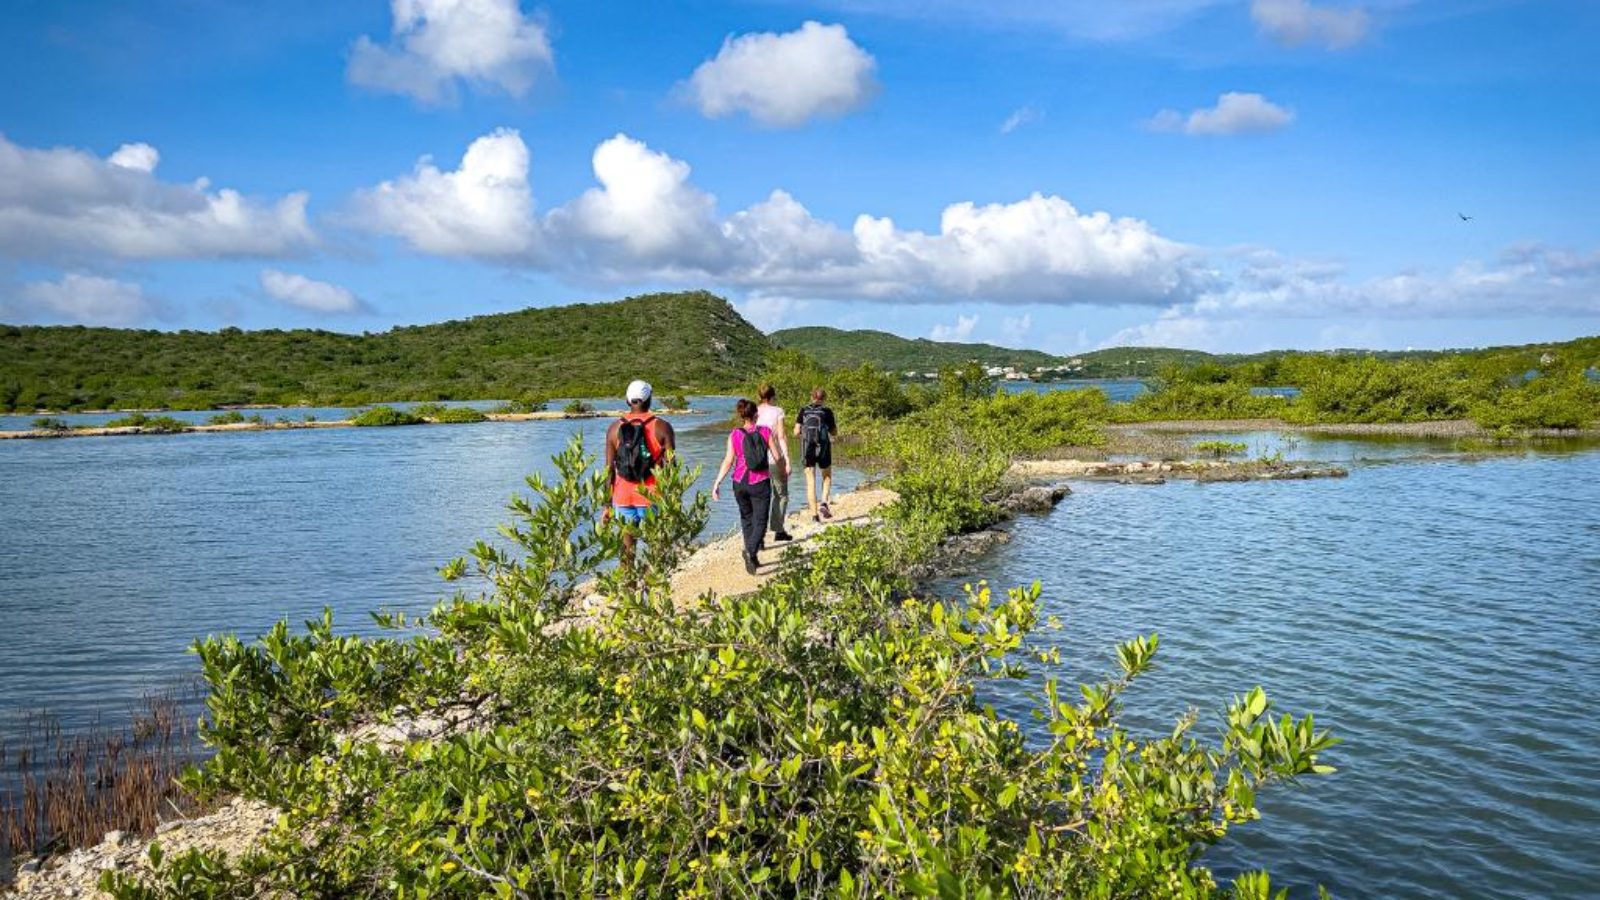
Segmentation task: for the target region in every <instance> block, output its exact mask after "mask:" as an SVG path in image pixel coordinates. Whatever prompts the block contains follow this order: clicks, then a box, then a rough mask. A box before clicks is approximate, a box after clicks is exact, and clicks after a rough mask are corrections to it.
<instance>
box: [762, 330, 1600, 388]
mask: <svg viewBox="0 0 1600 900" xmlns="http://www.w3.org/2000/svg"><path fill="white" fill-rule="evenodd" d="M771 339H772V342H773V343H774V344H776V345H778V346H780V347H784V348H787V349H792V350H800V351H803V352H805V353H808V354H810V355H811V356H812V357H813V358H815V359H816V360H817V362H819V363H821V364H822V365H823V366H824V367H826V368H830V369H837V368H843V367H846V366H858V365H861V364H862V363H871V364H872V365H874V366H877V367H878V368H880V369H885V370H888V371H891V372H908V371H917V372H932V371H936V370H938V369H939V368H940V367H941V366H947V365H959V364H961V363H964V362H968V361H971V360H976V361H978V362H980V363H983V364H984V365H986V366H1015V367H1017V368H1018V369H1020V370H1022V371H1024V372H1030V373H1031V372H1032V371H1033V370H1034V369H1035V368H1037V367H1040V366H1044V367H1057V366H1064V367H1066V368H1067V371H1064V372H1060V373H1056V374H1055V377H1069V378H1149V377H1151V376H1153V375H1156V374H1157V373H1159V372H1160V371H1161V369H1162V368H1163V367H1165V366H1168V365H1171V364H1174V363H1176V364H1178V365H1182V366H1195V365H1199V364H1201V363H1216V364H1219V365H1235V364H1238V363H1247V362H1265V361H1267V360H1269V359H1274V358H1278V357H1284V356H1290V355H1296V354H1305V353H1310V351H1300V350H1268V351H1265V352H1262V353H1207V352H1205V351H1203V350H1180V349H1175V348H1170V347H1111V348H1107V349H1105V350H1091V351H1088V352H1086V353H1074V354H1071V355H1068V356H1054V355H1052V354H1049V353H1045V352H1043V351H1039V350H1012V349H1010V348H1007V347H996V346H994V345H993V344H962V343H954V342H948V341H930V340H927V339H925V338H903V337H900V336H898V335H893V334H889V333H887V332H883V331H871V330H861V331H844V330H841V329H838V328H823V327H810V328H789V329H785V330H783V331H775V332H773V333H772V335H771ZM1593 341H1594V339H1592V338H1579V339H1577V340H1575V341H1565V342H1559V343H1547V344H1528V345H1525V346H1518V347H1488V348H1483V349H1462V350H1328V351H1322V352H1320V353H1310V355H1334V356H1344V355H1357V356H1373V357H1377V358H1378V359H1384V360H1397V359H1434V358H1437V357H1441V356H1448V355H1456V354H1465V355H1468V356H1481V355H1486V354H1507V353H1512V354H1521V355H1528V354H1533V355H1534V356H1537V355H1538V354H1540V353H1544V352H1557V353H1560V352H1562V351H1563V350H1577V349H1580V348H1587V347H1588V346H1589V345H1590V344H1591V343H1592V342H1593Z"/></svg>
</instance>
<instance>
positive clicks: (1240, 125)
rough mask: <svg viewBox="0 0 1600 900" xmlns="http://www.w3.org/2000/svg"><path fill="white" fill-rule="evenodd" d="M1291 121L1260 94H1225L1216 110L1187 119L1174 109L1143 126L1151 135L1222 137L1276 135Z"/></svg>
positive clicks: (1195, 113) (1200, 111)
mask: <svg viewBox="0 0 1600 900" xmlns="http://www.w3.org/2000/svg"><path fill="white" fill-rule="evenodd" d="M1293 121H1294V112H1293V110H1289V109H1285V108H1283V107H1281V106H1278V105H1277V104H1275V103H1273V102H1272V101H1270V100H1268V99H1267V98H1265V97H1263V96H1261V95H1260V94H1245V93H1240V92H1238V91H1229V92H1228V93H1225V94H1223V95H1221V96H1220V97H1218V98H1217V105H1216V106H1208V107H1202V108H1200V109H1196V110H1194V111H1192V112H1190V113H1189V114H1188V115H1187V116H1185V115H1184V114H1182V113H1180V112H1178V111H1177V110H1174V109H1164V110H1162V111H1161V112H1159V113H1156V114H1155V116H1154V117H1153V118H1151V119H1150V120H1149V121H1148V122H1147V123H1146V124H1147V125H1148V126H1149V127H1150V129H1151V130H1153V131H1175V132H1182V133H1184V134H1192V135H1222V134H1261V133H1265V132H1269V131H1277V130H1279V129H1280V128H1284V127H1285V126H1287V125H1288V124H1289V123H1290V122H1293Z"/></svg>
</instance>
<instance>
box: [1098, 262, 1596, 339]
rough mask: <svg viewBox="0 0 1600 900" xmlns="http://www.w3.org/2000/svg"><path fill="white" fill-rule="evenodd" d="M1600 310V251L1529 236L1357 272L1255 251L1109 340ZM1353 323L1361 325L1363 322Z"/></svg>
mask: <svg viewBox="0 0 1600 900" xmlns="http://www.w3.org/2000/svg"><path fill="white" fill-rule="evenodd" d="M1557 316H1561V317H1573V318H1580V319H1595V318H1597V317H1600V250H1596V251H1593V252H1590V253H1581V252H1575V251H1572V250H1567V249H1562V248H1554V247H1548V246H1545V245H1541V244H1524V245H1517V246H1513V247H1510V248H1508V249H1507V250H1506V251H1504V252H1503V253H1501V254H1500V256H1499V258H1497V259H1495V260H1493V261H1488V262H1485V261H1481V260H1466V261H1464V262H1462V263H1460V264H1458V265H1456V266H1454V267H1451V268H1449V269H1445V270H1442V271H1410V272H1399V273H1395V274H1392V275H1385V276H1380V277H1375V278H1367V279H1361V280H1356V279H1351V278H1350V277H1348V273H1347V272H1346V271H1345V270H1344V268H1343V267H1342V266H1339V265H1333V264H1328V263H1323V262H1315V261H1305V260H1293V259H1286V258H1284V257H1281V256H1279V255H1278V254H1276V253H1272V252H1270V251H1257V252H1254V253H1251V254H1250V255H1249V256H1248V257H1247V258H1246V259H1245V260H1244V263H1243V265H1241V266H1240V267H1239V268H1238V269H1237V270H1236V271H1233V272H1230V273H1228V274H1227V276H1226V277H1224V278H1221V279H1219V281H1218V283H1217V284H1216V285H1214V286H1213V287H1212V288H1211V289H1209V290H1206V291H1204V292H1202V293H1200V294H1199V295H1197V297H1196V298H1195V299H1194V300H1193V301H1191V302H1186V303H1178V304H1174V305H1172V306H1170V307H1168V308H1167V309H1165V310H1163V311H1162V313H1161V314H1160V316H1158V317H1157V318H1156V319H1155V320H1154V321H1152V322H1149V323H1146V324H1142V325H1138V326H1135V327H1133V328H1128V329H1124V330H1123V331H1121V332H1119V333H1117V334H1116V335H1113V336H1112V337H1111V338H1110V339H1109V340H1108V341H1107V344H1108V345H1116V344H1143V345H1161V346H1177V347H1193V348H1196V349H1201V350H1206V349H1216V348H1218V347H1222V346H1233V345H1235V344H1237V340H1238V339H1240V338H1243V337H1245V336H1248V335H1250V334H1252V333H1253V332H1259V330H1260V329H1261V327H1262V326H1263V325H1264V324H1266V323H1284V322H1290V321H1301V322H1319V321H1320V322H1323V323H1324V325H1323V327H1322V328H1321V330H1320V331H1318V332H1317V338H1318V340H1319V341H1320V342H1321V343H1322V344H1323V345H1325V346H1332V345H1334V344H1340V345H1346V344H1350V343H1368V344H1371V343H1373V341H1370V340H1367V336H1369V335H1376V334H1379V333H1380V332H1379V331H1378V330H1377V329H1378V326H1377V325H1376V323H1377V322H1381V321H1390V320H1408V321H1418V322H1432V323H1439V322H1441V321H1443V320H1450V319H1455V320H1469V319H1478V320H1489V319H1507V318H1546V319H1548V318H1551V317H1557ZM1352 323H1361V324H1360V327H1359V328H1357V327H1356V326H1355V325H1353V324H1352Z"/></svg>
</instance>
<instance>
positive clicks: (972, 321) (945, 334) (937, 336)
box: [928, 314, 978, 341]
mask: <svg viewBox="0 0 1600 900" xmlns="http://www.w3.org/2000/svg"><path fill="white" fill-rule="evenodd" d="M977 327H978V317H977V316H975V315H974V316H963V315H959V314H958V315H957V316H956V321H955V324H954V325H945V324H944V323H940V324H938V325H935V326H933V330H932V331H930V332H928V337H930V338H932V339H933V340H936V341H965V340H967V339H968V338H970V337H972V329H974V328H977Z"/></svg>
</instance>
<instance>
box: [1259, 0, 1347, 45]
mask: <svg viewBox="0 0 1600 900" xmlns="http://www.w3.org/2000/svg"><path fill="white" fill-rule="evenodd" d="M1250 17H1251V18H1252V19H1255V22H1256V27H1257V28H1259V29H1260V30H1261V33H1262V34H1265V35H1267V36H1268V37H1270V38H1272V39H1273V40H1275V41H1277V42H1278V43H1280V44H1284V45H1286V46H1291V47H1293V46H1298V45H1300V44H1321V45H1322V46H1324V47H1327V48H1328V49H1330V50H1341V49H1344V48H1346V47H1350V46H1354V45H1355V44H1358V43H1360V42H1361V40H1362V39H1363V38H1365V37H1366V36H1367V32H1368V30H1369V29H1370V28H1371V26H1372V16H1371V15H1370V14H1368V12H1367V11H1366V10H1365V9H1363V8H1362V7H1360V6H1347V7H1334V6H1317V5H1315V4H1313V3H1311V2H1310V0H1252V2H1251V4H1250Z"/></svg>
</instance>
